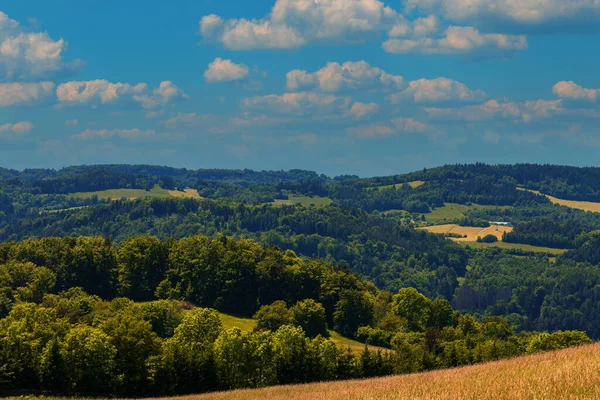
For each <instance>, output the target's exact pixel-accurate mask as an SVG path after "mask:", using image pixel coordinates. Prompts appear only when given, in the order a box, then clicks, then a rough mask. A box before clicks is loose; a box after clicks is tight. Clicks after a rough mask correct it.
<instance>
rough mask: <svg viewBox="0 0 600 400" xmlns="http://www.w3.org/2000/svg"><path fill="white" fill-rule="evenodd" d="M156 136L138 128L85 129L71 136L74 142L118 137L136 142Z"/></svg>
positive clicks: (154, 133) (151, 132)
mask: <svg viewBox="0 0 600 400" xmlns="http://www.w3.org/2000/svg"><path fill="white" fill-rule="evenodd" d="M155 135H156V132H155V131H153V130H141V129H138V128H134V129H100V130H95V129H86V130H84V131H82V132H80V133H78V134H77V135H73V136H71V138H72V139H76V140H93V139H111V138H114V137H119V138H123V139H128V140H137V139H144V138H151V137H154V136H155Z"/></svg>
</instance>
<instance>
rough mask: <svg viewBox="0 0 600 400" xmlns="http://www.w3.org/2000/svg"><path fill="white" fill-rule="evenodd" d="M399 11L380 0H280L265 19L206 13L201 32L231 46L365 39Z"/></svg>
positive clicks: (282, 45)
mask: <svg viewBox="0 0 600 400" xmlns="http://www.w3.org/2000/svg"><path fill="white" fill-rule="evenodd" d="M397 17H398V14H397V13H396V12H395V11H394V10H392V9H391V8H389V7H386V6H385V5H384V4H383V2H382V1H380V0H277V1H276V2H275V5H274V6H273V8H272V10H271V12H270V14H269V15H267V16H265V17H264V18H262V19H254V20H247V19H230V20H224V19H223V18H221V17H219V16H217V15H208V16H205V17H203V18H202V19H201V20H200V32H201V34H202V35H203V37H204V38H205V40H207V41H209V42H217V43H222V44H223V45H224V46H225V47H226V48H228V49H231V50H251V49H291V48H297V47H301V46H304V45H306V44H308V43H311V42H338V43H340V42H341V43H361V42H364V41H365V40H368V39H370V38H376V37H378V35H379V34H380V32H381V31H382V30H386V29H389V27H391V26H392V25H393V22H394V21H395V19H396V18H397Z"/></svg>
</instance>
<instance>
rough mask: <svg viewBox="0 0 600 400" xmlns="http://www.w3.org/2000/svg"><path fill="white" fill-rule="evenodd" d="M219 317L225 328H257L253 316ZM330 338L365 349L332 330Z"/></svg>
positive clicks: (338, 343)
mask: <svg viewBox="0 0 600 400" xmlns="http://www.w3.org/2000/svg"><path fill="white" fill-rule="evenodd" d="M219 317H221V322H222V323H223V328H225V329H231V328H239V329H241V330H242V331H244V332H250V331H252V330H254V328H256V321H255V320H253V319H251V318H244V317H235V316H233V315H228V314H223V313H219ZM329 339H330V340H331V341H332V342H333V343H335V345H336V346H338V348H340V349H345V348H348V347H350V349H351V350H352V351H353V352H355V353H361V352H362V351H363V350H364V349H365V344H364V343H361V342H357V341H356V340H352V339H349V338H347V337H344V336H342V335H340V334H339V333H337V332H335V331H332V330H330V331H329ZM369 349H371V350H378V349H381V350H382V351H388V350H387V349H384V348H381V347H377V346H369Z"/></svg>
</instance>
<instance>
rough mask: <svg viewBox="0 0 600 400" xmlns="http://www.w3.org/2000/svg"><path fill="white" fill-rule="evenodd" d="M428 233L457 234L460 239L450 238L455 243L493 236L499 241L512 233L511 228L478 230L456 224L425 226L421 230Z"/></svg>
mask: <svg viewBox="0 0 600 400" xmlns="http://www.w3.org/2000/svg"><path fill="white" fill-rule="evenodd" d="M419 229H424V230H426V231H428V232H430V233H438V234H444V235H446V234H449V233H452V234H457V235H461V236H463V237H462V238H452V240H455V241H457V242H475V241H477V238H478V237H482V238H483V237H484V236H487V235H494V236H496V237H497V238H498V240H499V241H501V240H502V235H503V234H504V233H505V232H506V233H508V232H512V231H513V227H512V226H496V225H492V226H490V227H489V228H478V227H471V226H460V225H457V224H446V225H434V226H426V227H423V228H419ZM465 236H466V237H465Z"/></svg>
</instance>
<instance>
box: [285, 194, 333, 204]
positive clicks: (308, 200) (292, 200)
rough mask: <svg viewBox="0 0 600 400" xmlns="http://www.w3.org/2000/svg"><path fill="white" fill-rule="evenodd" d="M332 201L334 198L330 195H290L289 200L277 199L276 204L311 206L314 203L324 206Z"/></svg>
mask: <svg viewBox="0 0 600 400" xmlns="http://www.w3.org/2000/svg"><path fill="white" fill-rule="evenodd" d="M331 203H333V200H331V199H330V198H329V197H320V196H314V197H308V196H295V195H290V196H289V198H288V199H287V200H275V204H276V205H289V206H293V205H296V204H300V205H302V206H303V207H309V206H312V205H314V206H315V207H324V206H328V205H330V204H331Z"/></svg>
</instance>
